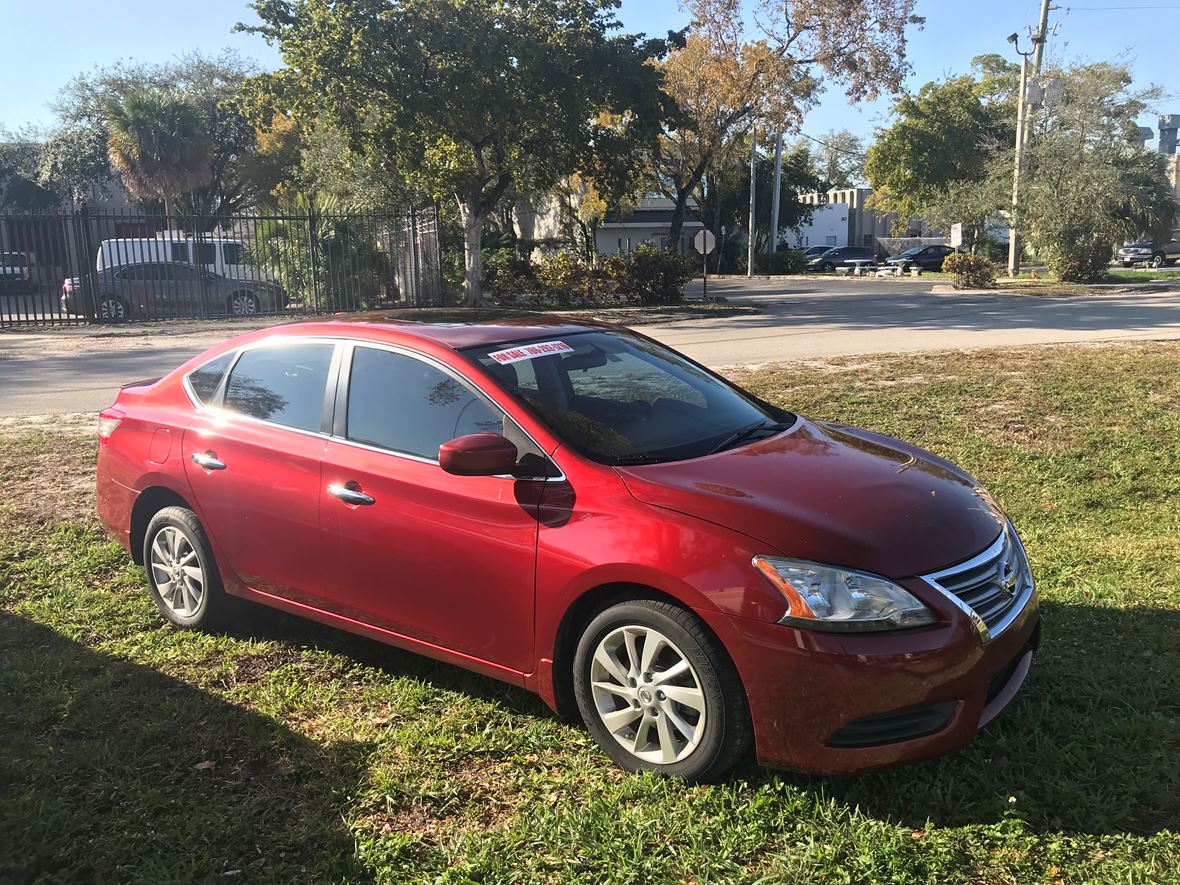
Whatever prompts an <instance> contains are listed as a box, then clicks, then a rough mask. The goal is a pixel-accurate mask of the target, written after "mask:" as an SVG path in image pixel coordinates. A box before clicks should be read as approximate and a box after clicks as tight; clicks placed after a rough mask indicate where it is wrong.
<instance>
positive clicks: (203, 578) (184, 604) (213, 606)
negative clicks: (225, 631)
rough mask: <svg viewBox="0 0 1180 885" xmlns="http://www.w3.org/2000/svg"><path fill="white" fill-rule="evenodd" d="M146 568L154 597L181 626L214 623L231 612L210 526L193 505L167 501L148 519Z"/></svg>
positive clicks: (167, 618)
mask: <svg viewBox="0 0 1180 885" xmlns="http://www.w3.org/2000/svg"><path fill="white" fill-rule="evenodd" d="M143 563H144V571H145V572H146V573H147V579H148V586H149V587H150V588H151V594H152V599H153V601H155V603H156V607H157V608H159V610H160V614H161V615H163V616H164V619H165V620H167V621H169V622H171V623H172V624H175V625H176V626H177V627H184V628H187V629H198V628H202V627H210V626H213V625H214V624H216V623H217V622H219V621H221V620H222V619H223V617H224V615H225V614H226V609H227V607H228V605H229V600H228V598H227V597H226V596H225V593H224V591H223V590H222V587H221V578H220V576H219V575H218V573H217V565H216V563H215V562H214V560H213V553H212V551H211V550H210V548H209V539H208V538H207V537H206V536H205V530H204V528H202V526H201V523H200V522H199V521H198V520H197V516H196V514H195V513H193V512H192V511H191V510H188V509H187V508H184V507H165V508H164V509H163V510H161V511H160V512H159V513H157V514H156V515H155V516H153V517H152V519H151V522H149V523H148V527H147V532H145V534H144V542H143Z"/></svg>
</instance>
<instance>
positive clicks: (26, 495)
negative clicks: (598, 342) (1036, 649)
mask: <svg viewBox="0 0 1180 885" xmlns="http://www.w3.org/2000/svg"><path fill="white" fill-rule="evenodd" d="M740 380H741V381H742V382H743V383H745V384H747V385H749V386H750V387H751V388H753V389H754V390H756V391H757V392H758V393H760V394H761V395H763V396H765V397H768V398H770V399H773V400H775V401H776V402H779V403H782V404H784V405H787V406H789V407H791V408H795V409H798V410H799V411H802V412H804V413H805V414H809V415H811V416H813V417H816V418H828V419H840V420H842V421H847V422H850V423H855V424H859V425H863V426H867V427H871V428H873V429H875V430H878V431H882V432H884V433H889V434H893V435H897V436H901V437H905V438H908V439H911V440H914V441H916V442H918V443H920V444H921V445H924V446H925V447H927V448H929V449H932V450H934V451H935V452H938V453H939V454H941V455H944V456H946V457H949V458H951V459H953V460H955V461H957V462H958V463H960V464H962V465H964V466H965V467H967V468H968V469H969V470H971V471H972V472H973V473H974V474H975V475H976V476H977V477H978V478H979V479H980V480H981V481H982V482H983V483H985V484H986V485H987V486H988V487H990V488H991V489H992V491H993V492H995V494H996V496H997V497H998V499H999V500H1000V501H1002V502H1003V503H1004V504H1005V505H1006V506H1007V508H1008V509H1009V512H1010V514H1011V515H1012V517H1013V519H1014V521H1015V522H1016V524H1017V526H1018V527H1019V528H1020V530H1021V532H1022V534H1023V536H1024V538H1025V540H1026V544H1027V547H1028V551H1029V554H1030V557H1031V559H1032V562H1033V567H1034V570H1035V572H1036V575H1037V578H1038V580H1039V592H1040V594H1041V599H1042V610H1043V615H1044V638H1043V645H1042V649H1041V653H1040V655H1039V657H1038V659H1037V661H1036V663H1035V664H1034V669H1033V672H1032V675H1031V677H1030V680H1029V682H1028V683H1027V684H1026V687H1025V689H1024V691H1023V692H1022V693H1021V695H1020V696H1019V697H1018V699H1017V701H1016V703H1015V704H1014V706H1013V707H1012V708H1010V709H1009V710H1008V711H1007V712H1006V713H1005V715H1003V716H1002V717H1000V719H998V720H997V721H996V722H995V723H994V724H992V725H991V726H989V727H988V728H987V729H986V730H985V731H984V732H983V733H982V734H981V735H980V736H979V737H978V738H977V739H976V740H975V741H974V743H972V744H971V746H970V747H968V748H967V749H966V750H964V751H962V752H961V753H958V754H956V755H954V756H951V757H946V758H943V759H939V760H935V761H932V762H928V763H924V764H921V765H915V766H911V767H908V768H902V769H898V770H895V771H891V772H885V773H880V774H873V775H868V776H862V777H849V778H839V779H821V778H807V777H800V776H795V775H791V774H780V773H772V772H768V771H765V770H763V769H761V768H759V767H757V766H756V765H754V764H753V763H752V762H747V763H746V764H745V765H744V766H742V767H741V768H740V769H739V770H738V771H737V772H736V774H735V775H734V776H733V777H732V778H731V779H730V780H729V781H727V782H725V783H723V784H720V785H714V786H695V787H690V786H685V785H684V784H682V783H678V782H666V781H661V780H658V779H656V778H654V777H650V776H636V775H629V774H625V773H623V772H622V771H620V770H618V769H616V768H613V767H612V766H611V765H610V764H609V763H608V761H607V759H606V758H605V757H604V756H603V755H602V754H601V753H599V752H598V751H597V749H596V748H595V746H594V744H593V743H592V741H591V740H590V738H589V737H588V736H587V735H586V734H585V732H584V731H582V730H581V729H580V728H578V727H575V726H573V725H569V724H566V723H563V722H561V721H559V720H558V719H556V718H555V717H553V716H551V715H550V714H549V713H548V712H547V710H546V709H545V708H544V707H543V706H542V704H541V703H540V702H539V701H538V700H536V699H534V698H533V697H531V696H530V695H528V694H526V693H525V692H523V691H518V690H516V689H513V688H510V687H507V686H504V685H501V684H499V683H496V682H493V681H491V680H487V679H484V678H481V677H478V676H474V675H471V674H468V673H465V672H463V671H460V670H457V669H455V668H452V667H448V666H444V665H441V664H435V663H432V662H430V661H427V660H425V659H422V658H418V657H415V656H413V655H409V654H405V653H402V652H399V651H396V650H393V649H390V648H387V647H385V646H382V645H379V644H376V643H372V642H368V641H364V640H360V639H357V638H353V637H350V636H346V635H344V634H342V633H338V632H335V631H332V630H329V629H326V628H321V627H318V626H316V625H312V624H307V623H303V622H299V621H296V620H294V619H291V618H288V617H285V616H281V615H278V614H272V613H270V612H261V611H260V612H256V613H253V614H252V615H251V616H250V618H249V619H248V622H246V623H243V624H242V625H241V626H240V627H239V628H238V629H236V630H235V631H234V632H232V633H230V634H226V635H202V634H198V633H182V632H178V631H176V630H173V629H171V628H168V627H165V626H163V625H162V623H161V622H160V620H159V619H158V618H157V616H156V613H155V610H154V608H153V606H152V604H151V602H150V601H149V598H148V595H147V592H146V590H145V589H144V583H143V579H142V577H141V575H140V573H139V572H138V571H137V570H136V569H134V568H133V567H132V566H131V565H130V564H129V563H128V562H127V561H126V558H125V556H124V555H123V553H122V551H121V550H120V549H119V548H118V547H117V546H116V545H115V544H114V543H113V542H111V541H108V540H107V539H106V538H104V537H103V535H102V534H100V533H99V531H98V530H97V528H96V526H95V524H94V520H93V517H92V516H91V515H90V514H91V508H92V506H93V502H92V494H93V493H92V491H91V486H90V482H91V479H90V472H91V469H92V467H91V465H92V463H93V455H94V451H93V450H94V443H93V441H92V440H91V439H89V438H86V437H78V436H70V435H65V434H63V435H45V434H39V435H23V436H11V437H9V438H6V439H3V440H0V882H4V883H7V882H13V883H26V882H69V883H74V882H81V883H112V882H142V883H172V882H250V883H254V882H274V883H296V882H299V883H302V882H307V883H331V882H386V883H394V882H405V881H427V882H448V883H459V882H484V883H508V882H532V881H545V882H554V883H565V882H587V883H598V882H618V883H622V882H634V883H648V882H664V881H691V882H721V881H727V882H728V881H743V882H766V883H777V882H799V883H810V882H834V883H865V882H921V883H930V885H934V883H938V885H942V883H956V882H965V883H993V882H1013V883H1030V882H1036V883H1040V882H1044V883H1056V882H1065V883H1080V882H1112V883H1113V882H1118V883H1146V882H1161V883H1164V882H1172V883H1175V882H1180V557H1178V555H1177V551H1178V550H1180V344H1176V343H1173V344H1142V345H1120V346H1104V347H1043V348H1029V349H1011V350H996V351H976V352H971V353H946V354H927V355H918V356H898V357H883V358H859V359H855V358H854V359H841V360H836V361H826V362H822V363H811V364H806V365H792V366H787V367H782V368H778V369H769V370H764V371H760V372H758V373H756V374H749V375H745V376H742V377H741V378H740ZM783 705H784V709H785V710H787V711H788V715H795V716H806V715H807V711H806V710H805V709H796V708H793V706H792V704H791V699H790V698H789V697H785V698H783Z"/></svg>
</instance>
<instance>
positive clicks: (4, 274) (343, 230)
mask: <svg viewBox="0 0 1180 885" xmlns="http://www.w3.org/2000/svg"><path fill="white" fill-rule="evenodd" d="M442 303H443V282H442V268H441V258H440V254H439V236H438V213H437V211H436V209H435V208H434V207H427V208H425V209H421V210H417V209H412V210H408V211H406V212H398V213H388V214H386V213H374V214H356V213H348V214H309V215H279V214H273V215H265V214H260V215H237V216H233V217H230V218H205V217H194V216H165V215H144V214H139V213H137V212H135V211H132V210H128V211H125V212H106V211H104V212H96V211H89V210H86V209H79V210H77V211H62V212H53V213H24V212H11V211H6V212H0V327H5V326H27V325H61V324H71V323H94V322H101V323H115V322H135V321H149V320H162V319H175V318H211V317H226V316H250V315H255V314H270V315H276V314H280V315H281V314H286V313H292V314H297V313H337V312H352V311H365V310H378V309H383V308H394V307H431V306H439V305H441V304H442Z"/></svg>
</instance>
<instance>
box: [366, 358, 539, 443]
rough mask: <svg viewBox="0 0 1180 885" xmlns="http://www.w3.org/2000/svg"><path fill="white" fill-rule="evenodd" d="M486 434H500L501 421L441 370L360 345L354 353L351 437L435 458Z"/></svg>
mask: <svg viewBox="0 0 1180 885" xmlns="http://www.w3.org/2000/svg"><path fill="white" fill-rule="evenodd" d="M487 432H490V433H503V432H504V421H503V419H502V418H501V417H500V415H498V414H497V413H495V412H493V411H492V409H491V407H490V406H488V404H487V403H486V402H484V400H483V399H482V398H480V397H478V396H476V394H475V393H474V392H473V391H472V390H471V388H469V387H468V386H467V385H466V384H463V383H461V382H460V381H457V380H456V379H455V378H453V377H451V376H450V375H448V374H447V373H446V372H443V371H442V370H441V369H438V368H436V367H434V366H432V365H431V364H429V363H426V362H423V361H422V360H417V359H414V358H413V357H409V356H405V355H403V354H400V353H392V352H390V351H388V350H377V349H375V348H372V347H358V348H357V349H356V350H355V351H354V352H353V357H352V373H351V375H350V376H349V381H348V429H347V435H348V438H349V439H351V440H354V441H355V442H361V443H367V444H369V445H374V446H379V447H380V448H383V449H389V450H390V451H394V452H404V453H405V454H407V455H417V456H418V457H420V458H430V459H431V460H435V459H437V458H438V447H439V446H441V445H442V444H443V443H445V442H448V441H449V440H452V439H454V438H455V437H457V436H464V435H466V434H468V433H487ZM514 442H515V440H514ZM518 447H519V445H518Z"/></svg>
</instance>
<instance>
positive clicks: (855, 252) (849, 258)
mask: <svg viewBox="0 0 1180 885" xmlns="http://www.w3.org/2000/svg"><path fill="white" fill-rule="evenodd" d="M875 257H876V256H875V255H874V254H873V250H872V249H869V248H866V247H864V246H840V247H839V248H836V249H828V250H827V251H826V252H824V253H822V254H820V255H819V256H818V257H816V258H812V259H811V260H809V261H808V262H807V269H808V270H810V271H819V272H821V273H830V272H831V271H833V270H835V269H836V268H838V267H854V265H853V264H852V262H853V261H872V260H873V259H874V258H875Z"/></svg>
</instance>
